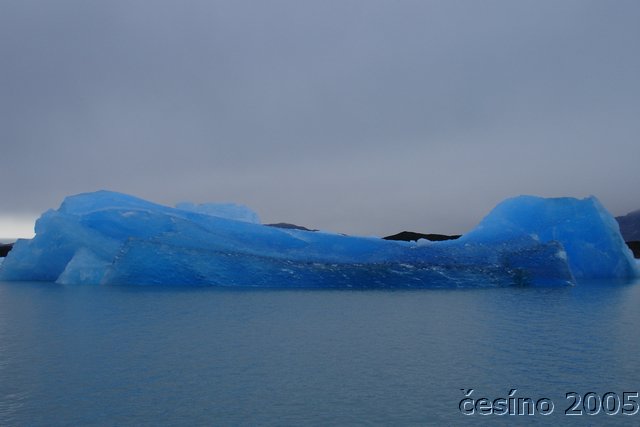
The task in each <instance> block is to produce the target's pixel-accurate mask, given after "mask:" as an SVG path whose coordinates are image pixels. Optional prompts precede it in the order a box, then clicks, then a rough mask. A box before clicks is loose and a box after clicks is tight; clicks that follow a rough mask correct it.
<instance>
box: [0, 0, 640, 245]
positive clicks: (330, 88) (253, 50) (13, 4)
mask: <svg viewBox="0 0 640 427" xmlns="http://www.w3.org/2000/svg"><path fill="white" fill-rule="evenodd" d="M0 9H1V12H0V57H1V58H2V66H0V90H1V91H2V94H1V96H0V149H1V154H0V179H1V180H2V186H1V187H0V188H1V189H0V198H1V200H2V205H1V208H0V212H1V213H3V214H5V215H11V216H16V215H28V214H32V215H33V214H35V213H38V212H41V211H43V210H45V209H47V208H50V207H56V206H57V205H58V204H59V203H60V201H61V200H62V198H63V197H64V196H65V195H68V194H72V193H78V192H83V191H93V190H97V189H103V188H104V189H111V190H116V191H123V192H127V193H132V194H135V195H138V196H141V197H145V198H148V199H151V200H154V201H157V202H161V203H167V204H174V203H176V202H180V201H184V200H190V201H194V202H205V201H233V202H238V203H244V204H247V205H249V206H251V207H253V208H255V209H256V210H257V211H258V212H259V213H260V216H261V218H262V219H263V220H264V221H266V222H274V221H288V222H296V223H301V224H302V225H307V226H310V227H314V228H323V229H330V230H335V231H341V232H347V233H354V234H378V235H383V234H389V233H393V232H397V231H401V230H402V229H411V230H415V231H422V232H444V233H454V232H465V231H467V230H468V229H469V228H471V227H472V226H473V225H475V223H477V222H478V221H479V220H480V218H481V217H482V216H483V215H485V214H486V213H487V212H488V210H490V209H491V207H493V206H494V205H495V204H496V203H497V202H499V201H500V200H501V199H503V198H505V197H509V196H513V195H518V194H537V195H542V196H564V195H567V196H577V197H583V196H587V195H590V194H594V195H596V196H598V197H599V198H600V199H601V200H602V202H603V203H604V204H605V205H606V206H607V207H608V208H609V209H610V210H611V211H612V212H613V213H615V214H623V213H626V212H628V211H631V210H634V209H637V208H639V207H640V197H638V196H639V193H638V184H640V182H639V179H638V176H637V169H638V165H637V163H638V160H639V159H640V140H639V135H640V120H638V117H640V81H639V80H638V76H639V75H640V55H638V40H640V26H639V25H638V22H640V3H638V2H636V1H633V0H630V1H624V0H620V1H616V2H606V1H582V0H580V1H577V0H576V1H572V0H566V1H562V2H558V1H555V0H554V1H522V2H512V1H507V0H503V1H483V2H475V1H471V0H468V1H410V0H405V1H399V2H397V1H377V0H373V1H372V0H366V1H365V0H362V1H349V0H346V1H345V0H340V1H323V2H301V1H268V2H264V1H238V0H233V1H197V0H193V1H180V2H179V1H164V0H161V1H156V2H151V3H150V2H147V1H135V0H127V1H118V0H115V1H108V2H107V1H104V2H86V1H80V0H78V1H68V0H62V1H56V2H48V1H31V2H24V1H12V0H7V1H3V2H2V5H1V6H0Z"/></svg>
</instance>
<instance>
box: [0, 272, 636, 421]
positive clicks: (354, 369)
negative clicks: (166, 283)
mask: <svg viewBox="0 0 640 427" xmlns="http://www.w3.org/2000/svg"><path fill="white" fill-rule="evenodd" d="M639 307H640V283H635V284H626V285H619V284H608V283H595V284H589V285H580V286H576V287H570V288H561V289H536V288H501V289H478V290H422V291H335V290H333V291H318V290H314V291H284V290H269V291H265V290H251V289H245V290H228V289H219V288H195V289H193V288H192V289H181V288H171V287H163V288H136V287H99V286H98V287H88V286H59V285H55V284H52V283H6V282H4V283H3V282H0V425H2V426H5V425H42V426H56V425H470V424H482V425H495V424H500V425H522V424H525V423H526V424H539V425H543V424H544V425H554V424H555V425H557V424H560V423H561V424H565V425H566V424H573V425H603V424H611V425H623V424H624V425H629V424H632V425H638V424H640V414H638V415H635V416H622V415H620V414H618V415H612V416H609V415H605V414H604V413H602V412H601V414H599V415H595V416H588V415H586V414H585V415H582V416H575V417H568V416H565V415H564V410H565V409H566V408H567V407H568V406H569V403H571V402H570V401H569V400H567V399H566V398H565V393H566V392H570V391H576V392H578V393H582V394H584V393H587V392H590V391H593V392H597V393H599V394H600V395H603V394H604V393H606V392H616V393H618V394H619V395H620V396H622V393H623V392H625V391H640V332H639V328H638V325H639V324H640V314H639ZM462 388H464V389H469V388H473V389H475V392H474V393H473V394H472V397H475V398H481V397H487V398H490V399H495V398H501V397H507V393H508V392H509V390H510V389H517V393H516V395H515V396H516V397H531V398H534V399H538V398H542V397H546V398H548V399H550V400H551V401H553V402H554V404H555V409H554V412H553V413H552V414H551V415H548V416H546V417H545V416H542V415H535V416H516V417H514V416H496V415H491V416H481V415H477V414H476V415H472V416H465V415H463V414H462V413H461V412H460V410H459V409H458V404H459V402H460V400H461V399H462V398H463V397H464V396H463V393H462V391H461V390H460V389H462Z"/></svg>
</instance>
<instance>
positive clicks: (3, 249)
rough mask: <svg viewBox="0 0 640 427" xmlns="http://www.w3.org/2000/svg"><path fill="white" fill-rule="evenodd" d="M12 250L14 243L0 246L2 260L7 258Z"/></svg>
mask: <svg viewBox="0 0 640 427" xmlns="http://www.w3.org/2000/svg"><path fill="white" fill-rule="evenodd" d="M11 248H13V243H8V244H6V245H4V244H0V258H3V257H6V256H7V254H8V253H9V251H10V250H11Z"/></svg>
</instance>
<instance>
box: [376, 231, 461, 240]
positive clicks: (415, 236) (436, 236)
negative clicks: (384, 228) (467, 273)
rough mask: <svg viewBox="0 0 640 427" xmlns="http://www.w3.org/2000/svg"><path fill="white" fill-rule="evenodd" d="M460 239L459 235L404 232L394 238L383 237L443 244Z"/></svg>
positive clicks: (392, 238) (393, 237)
mask: <svg viewBox="0 0 640 427" xmlns="http://www.w3.org/2000/svg"><path fill="white" fill-rule="evenodd" d="M458 237H460V235H459V234H458V235H452V236H449V235H446V234H422V233H415V232H413V231H402V232H400V233H398V234H394V235H392V236H387V237H383V239H385V240H402V241H404V242H411V241H414V240H418V239H427V240H431V241H432V242H441V241H443V240H455V239H457V238H458Z"/></svg>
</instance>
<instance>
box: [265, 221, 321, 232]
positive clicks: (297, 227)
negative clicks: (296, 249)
mask: <svg viewBox="0 0 640 427" xmlns="http://www.w3.org/2000/svg"><path fill="white" fill-rule="evenodd" d="M265 225H266V226H269V227H276V228H286V229H287V230H304V231H318V230H312V229H310V228H307V227H303V226H301V225H295V224H289V223H286V222H278V223H277V224H265Z"/></svg>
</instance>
